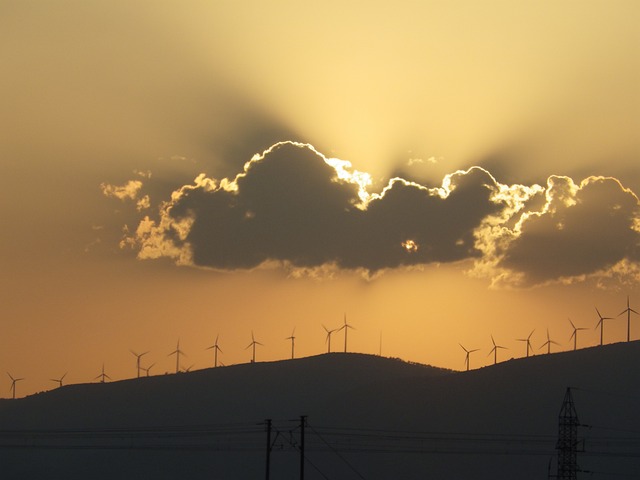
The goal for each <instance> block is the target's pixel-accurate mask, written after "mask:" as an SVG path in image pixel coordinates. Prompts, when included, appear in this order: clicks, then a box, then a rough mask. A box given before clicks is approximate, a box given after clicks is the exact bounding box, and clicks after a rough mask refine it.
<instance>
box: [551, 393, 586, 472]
mask: <svg viewBox="0 0 640 480" xmlns="http://www.w3.org/2000/svg"><path fill="white" fill-rule="evenodd" d="M579 425H580V423H579V421H578V414H577V412H576V407H575V405H574V403H573V397H572V396H571V388H570V387H568V388H567V392H566V393H565V395H564V401H563V402H562V407H561V408H560V415H558V442H557V443H556V450H558V472H557V474H556V478H558V479H560V480H577V478H578V426H579Z"/></svg>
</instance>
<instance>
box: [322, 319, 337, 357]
mask: <svg viewBox="0 0 640 480" xmlns="http://www.w3.org/2000/svg"><path fill="white" fill-rule="evenodd" d="M322 328H324V331H325V332H327V337H326V338H325V340H324V342H325V343H326V344H327V353H331V334H332V333H333V332H335V331H336V330H335V329H333V330H329V329H328V328H327V327H325V326H324V325H322Z"/></svg>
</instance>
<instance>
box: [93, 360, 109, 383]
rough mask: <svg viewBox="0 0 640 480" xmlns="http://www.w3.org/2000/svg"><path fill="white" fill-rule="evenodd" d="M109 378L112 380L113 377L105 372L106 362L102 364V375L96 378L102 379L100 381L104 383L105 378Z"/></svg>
mask: <svg viewBox="0 0 640 480" xmlns="http://www.w3.org/2000/svg"><path fill="white" fill-rule="evenodd" d="M106 378H108V379H109V380H111V377H110V376H109V375H107V374H106V373H104V363H103V364H102V373H101V374H100V375H97V376H96V377H95V378H94V380H97V379H100V383H104V382H105V379H106Z"/></svg>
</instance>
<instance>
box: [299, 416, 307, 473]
mask: <svg viewBox="0 0 640 480" xmlns="http://www.w3.org/2000/svg"><path fill="white" fill-rule="evenodd" d="M306 422H307V416H306V415H302V416H301V417H300V480H304V425H305V423H306Z"/></svg>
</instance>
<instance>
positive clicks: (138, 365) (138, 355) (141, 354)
mask: <svg viewBox="0 0 640 480" xmlns="http://www.w3.org/2000/svg"><path fill="white" fill-rule="evenodd" d="M129 351H130V352H131V353H132V354H133V355H134V356H135V357H136V369H137V371H138V378H140V359H141V358H142V356H143V355H146V354H147V353H149V352H144V353H136V352H134V351H133V350H129Z"/></svg>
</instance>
